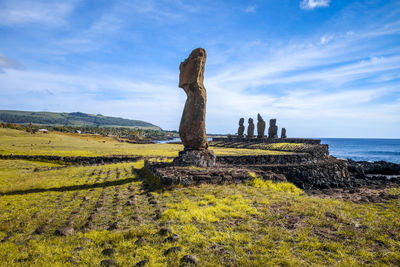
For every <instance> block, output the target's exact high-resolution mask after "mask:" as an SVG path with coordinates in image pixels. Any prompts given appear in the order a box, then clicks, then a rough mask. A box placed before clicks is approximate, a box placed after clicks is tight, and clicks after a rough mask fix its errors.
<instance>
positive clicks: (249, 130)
mask: <svg viewBox="0 0 400 267" xmlns="http://www.w3.org/2000/svg"><path fill="white" fill-rule="evenodd" d="M248 122H249V126H248V127H247V137H248V138H251V137H254V123H253V119H252V118H249V120H248Z"/></svg>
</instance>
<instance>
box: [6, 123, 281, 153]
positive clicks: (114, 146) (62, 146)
mask: <svg viewBox="0 0 400 267" xmlns="http://www.w3.org/2000/svg"><path fill="white" fill-rule="evenodd" d="M0 137H1V138H0V154H11V153H14V154H16V155H17V154H23V155H56V156H110V155H135V156H144V157H157V156H164V157H176V156H178V152H179V151H181V150H183V146H182V145H178V144H156V145H154V144H129V143H122V142H118V141H116V140H114V139H113V138H111V137H103V136H99V135H98V136H96V135H80V134H66V133H59V132H50V133H48V134H44V133H37V134H31V133H27V132H23V131H18V130H13V129H6V128H0ZM212 149H213V150H214V151H215V153H216V154H217V155H253V154H259V155H271V154H287V153H288V152H277V151H269V150H261V149H233V148H212Z"/></svg>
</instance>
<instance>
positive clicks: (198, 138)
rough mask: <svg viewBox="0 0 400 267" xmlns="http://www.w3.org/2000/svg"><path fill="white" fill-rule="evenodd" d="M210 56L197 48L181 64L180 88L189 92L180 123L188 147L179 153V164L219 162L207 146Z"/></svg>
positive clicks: (181, 132)
mask: <svg viewBox="0 0 400 267" xmlns="http://www.w3.org/2000/svg"><path fill="white" fill-rule="evenodd" d="M206 57H207V54H206V51H205V50H204V49H203V48H197V49H195V50H193V51H192V53H191V54H190V56H189V57H188V58H187V59H186V60H185V61H183V62H182V63H181V65H180V66H179V70H180V75H179V87H181V88H183V90H184V91H185V92H186V95H187V99H186V103H185V108H184V109H183V114H182V119H181V124H180V125H179V136H180V137H181V140H182V143H183V146H184V148H185V150H184V151H181V152H180V153H179V156H178V158H176V159H175V160H174V163H175V164H179V165H195V166H199V167H209V166H214V165H215V158H216V157H215V154H214V152H212V151H209V150H208V149H207V148H208V144H207V136H206V126H205V120H206V102H207V93H206V88H205V87H204V85H203V80H204V66H205V64H206Z"/></svg>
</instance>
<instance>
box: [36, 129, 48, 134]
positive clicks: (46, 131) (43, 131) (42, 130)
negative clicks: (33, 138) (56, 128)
mask: <svg viewBox="0 0 400 267" xmlns="http://www.w3.org/2000/svg"><path fill="white" fill-rule="evenodd" d="M38 132H41V133H45V134H47V133H48V132H49V130H47V129H39V130H38Z"/></svg>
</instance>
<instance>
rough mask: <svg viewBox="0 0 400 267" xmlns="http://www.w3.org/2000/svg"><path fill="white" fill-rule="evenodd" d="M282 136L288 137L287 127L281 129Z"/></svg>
mask: <svg viewBox="0 0 400 267" xmlns="http://www.w3.org/2000/svg"><path fill="white" fill-rule="evenodd" d="M281 138H287V136H286V129H285V128H282V131H281Z"/></svg>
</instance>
